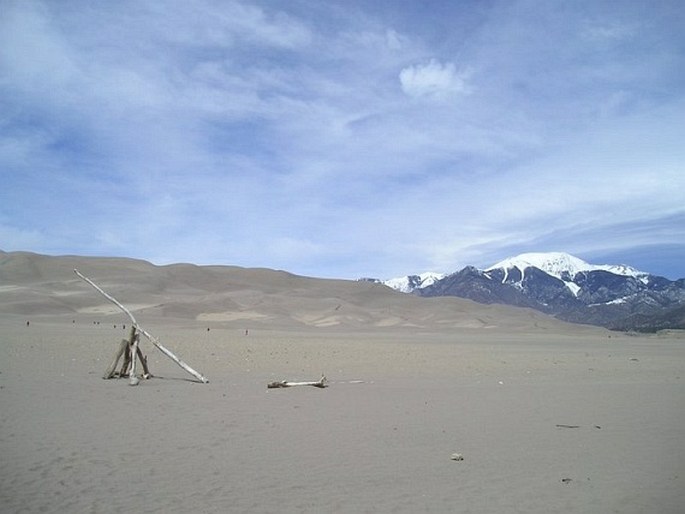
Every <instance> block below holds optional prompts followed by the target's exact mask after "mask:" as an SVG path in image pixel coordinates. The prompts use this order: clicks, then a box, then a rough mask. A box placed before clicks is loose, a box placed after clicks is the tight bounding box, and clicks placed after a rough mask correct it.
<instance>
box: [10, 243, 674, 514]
mask: <svg viewBox="0 0 685 514" xmlns="http://www.w3.org/2000/svg"><path fill="white" fill-rule="evenodd" d="M74 267H78V268H79V269H81V271H82V272H84V273H85V274H86V275H88V276H90V277H91V278H93V279H94V280H96V281H97V282H98V283H99V284H100V285H102V286H103V287H105V288H106V289H107V290H108V291H109V292H111V293H112V294H114V295H115V296H116V297H117V298H118V299H120V300H121V301H123V302H124V303H126V304H127V305H128V306H130V307H132V308H134V309H135V315H136V317H137V318H138V320H139V321H140V322H141V323H142V324H143V326H145V328H146V329H147V330H149V331H151V332H152V333H153V334H154V335H155V336H157V337H159V338H160V340H161V341H162V342H163V343H164V344H165V345H166V346H168V347H170V348H171V349H173V350H174V351H175V352H176V353H177V354H178V355H179V356H181V357H182V358H183V359H184V360H186V361H187V362H188V363H189V364H190V365H192V366H193V367H194V368H195V369H197V370H199V371H200V372H202V373H203V374H204V375H205V376H207V377H208V378H209V380H210V383H208V384H200V383H197V382H194V381H193V379H192V377H190V376H189V375H188V374H186V373H185V372H184V371H183V370H182V369H181V368H179V367H178V366H176V365H175V364H174V363H173V362H171V360H169V359H168V358H167V357H165V356H164V355H162V354H161V352H159V351H158V350H156V349H155V348H154V347H152V346H151V345H150V344H149V343H148V342H147V341H145V340H143V341H142V342H141V346H142V348H143V351H144V353H146V354H147V355H148V360H149V364H150V366H151V369H152V372H153V374H154V375H155V378H152V379H150V380H144V381H142V382H141V383H140V385H139V386H137V387H130V386H128V385H127V382H126V381H125V380H102V379H101V378H100V377H101V375H102V373H103V371H104V369H105V368H106V366H107V364H108V363H109V360H110V359H111V357H112V355H113V353H114V351H115V349H116V345H117V344H118V342H119V341H120V339H121V338H122V337H125V335H126V334H127V331H126V330H124V329H123V327H122V324H123V323H125V322H127V320H126V318H125V316H123V314H120V313H118V312H116V311H115V310H113V309H111V307H113V306H110V305H107V304H104V303H103V298H102V297H100V296H98V295H97V293H95V291H94V290H93V289H92V288H90V287H89V286H88V285H87V284H85V283H83V282H82V281H80V280H79V279H78V278H76V277H75V276H74V274H73V272H72V269H73V268H74ZM27 319H30V325H29V326H26V323H25V321H26V320H27ZM97 321H100V323H99V324H97ZM94 322H95V323H94ZM208 328H210V330H207V329H208ZM246 330H247V333H246ZM322 372H323V373H325V374H326V376H327V377H328V379H329V382H330V387H328V388H326V389H317V388H311V387H300V388H291V389H284V390H268V389H267V388H266V384H267V383H269V382H271V381H274V380H283V379H288V380H316V379H318V378H319V377H320V375H321V373H322ZM684 381H685V346H683V339H682V338H680V334H679V333H675V332H670V333H663V334H660V335H657V336H631V335H627V334H618V333H610V332H608V331H605V330H602V329H598V328H593V327H583V326H578V325H569V324H565V323H560V322H557V321H555V320H553V319H550V318H547V317H545V316H543V315H541V314H539V313H536V312H532V311H528V310H524V309H512V308H505V307H496V306H482V305H479V304H474V303H471V302H468V301H462V300H459V299H421V298H414V297H410V296H406V295H402V294H400V293H395V292H393V291H390V290H387V289H386V288H383V287H382V286H377V285H373V284H368V283H355V282H345V281H331V280H317V279H311V278H305V277H296V276H294V275H290V274H288V273H284V272H277V271H271V270H246V269H240V268H233V267H215V266H212V267H196V266H192V265H186V264H184V265H174V266H162V267H155V266H152V265H151V264H149V263H145V262H142V261H134V260H128V259H92V258H80V257H60V258H51V257H45V256H36V255H32V254H0V402H1V403H0V407H1V408H2V416H0V455H1V456H2V459H3V463H5V465H4V466H2V467H0V502H1V503H0V504H1V505H2V506H3V508H2V510H3V511H6V512H89V513H91V512H93V513H98V512H103V513H111V512H131V511H136V512H171V513H176V512H179V513H185V512H203V513H226V512H236V513H243V512H256V513H272V512H306V513H308V512H312V513H313V512H316V513H320V512H342V513H348V512H349V513H359V512H381V513H384V512H401V513H405V512H406V513H414V512H440V513H441V512H463V513H475V512H506V513H509V512H512V513H515V512H522V513H523V512H525V513H540V514H543V513H545V514H549V513H565V514H566V513H571V514H574V513H575V514H581V513H583V514H585V513H612V512H620V513H627V514H636V513H645V514H647V513H649V514H652V513H655V512H658V513H661V514H676V513H678V514H679V513H681V512H683V506H685V465H684V463H685V447H684V446H683V444H682V443H683V441H685V385H684ZM455 453H459V454H461V455H462V456H463V460H453V459H452V455H453V454H455Z"/></svg>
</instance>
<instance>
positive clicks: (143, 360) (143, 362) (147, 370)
mask: <svg viewBox="0 0 685 514" xmlns="http://www.w3.org/2000/svg"><path fill="white" fill-rule="evenodd" d="M138 359H140V365H141V366H143V378H144V379H146V380H147V379H148V378H152V373H150V368H148V367H147V357H146V356H145V355H143V352H142V351H141V350H140V346H139V347H138Z"/></svg>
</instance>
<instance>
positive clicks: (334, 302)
mask: <svg viewBox="0 0 685 514" xmlns="http://www.w3.org/2000/svg"><path fill="white" fill-rule="evenodd" d="M74 268H78V269H79V270H80V271H81V272H82V273H84V274H85V275H87V276H89V277H90V278H91V279H93V280H95V281H96V282H97V283H98V284H99V285H100V286H101V287H103V288H104V289H105V290H106V291H108V292H109V293H110V294H112V295H114V296H115V297H116V298H117V299H119V300H120V301H121V302H123V303H125V304H126V305H127V306H129V307H130V308H131V310H135V311H136V312H139V313H140V315H141V316H143V317H144V318H146V319H158V318H165V319H169V320H170V321H171V320H197V321H207V322H213V323H223V324H229V325H230V324H236V325H240V324H244V322H245V321H249V322H251V323H253V324H256V325H258V326H260V325H265V324H268V325H269V326H274V325H278V326H292V327H297V326H298V325H299V326H314V327H322V328H323V327H349V328H364V327H369V328H372V327H399V328H401V327H405V328H406V327H414V328H425V329H431V328H435V327H440V328H445V327H471V328H496V327H499V328H507V327H510V328H522V327H528V328H540V329H543V328H547V329H552V328H554V329H556V330H564V329H568V327H566V325H565V324H563V323H560V322H558V321H556V320H553V319H551V318H549V317H547V316H544V315H542V314H540V313H537V312H535V311H531V310H525V309H515V308H510V307H505V306H484V305H480V304H476V303H474V302H471V301H469V300H463V299H458V298H431V299H428V298H418V297H414V296H410V295H405V294H402V293H398V292H396V291H393V290H391V289H390V288H387V287H385V286H383V285H380V284H372V283H369V282H355V281H345V280H324V279H315V278H308V277H299V276H295V275H292V274H289V273H286V272H283V271H273V270H266V269H245V268H238V267H232V266H194V265H190V264H175V265H170V266H154V265H152V264H150V263H147V262H144V261H138V260H133V259H114V258H84V257H48V256H41V255H36V254H30V253H23V252H15V253H3V254H0V280H1V281H2V287H4V288H5V289H4V290H3V291H2V294H1V295H0V309H1V311H2V312H4V313H8V314H17V315H21V316H24V317H27V316H45V315H50V316H65V317H72V318H75V317H76V318H78V317H79V316H95V317H101V318H103V320H104V319H107V318H110V317H111V318H113V319H114V318H117V317H121V313H120V312H119V311H118V310H117V309H116V307H115V306H113V305H108V304H106V300H104V303H103V299H102V297H100V296H98V294H97V293H96V292H95V291H94V290H93V289H92V288H91V287H90V286H89V285H88V284H86V283H84V282H83V281H81V280H80V279H79V278H78V277H76V276H75V275H74V273H73V269H74ZM107 321H109V320H107ZM564 327H566V328H564ZM574 330H575V329H574Z"/></svg>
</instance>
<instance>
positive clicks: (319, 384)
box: [266, 375, 328, 389]
mask: <svg viewBox="0 0 685 514" xmlns="http://www.w3.org/2000/svg"><path fill="white" fill-rule="evenodd" d="M295 386H312V387H320V388H322V389H323V388H324V387H328V380H327V379H326V377H325V376H324V375H321V379H320V380H317V381H315V382H288V381H287V380H281V381H280V382H271V383H269V384H267V385H266V388H267V389H280V388H283V387H295Z"/></svg>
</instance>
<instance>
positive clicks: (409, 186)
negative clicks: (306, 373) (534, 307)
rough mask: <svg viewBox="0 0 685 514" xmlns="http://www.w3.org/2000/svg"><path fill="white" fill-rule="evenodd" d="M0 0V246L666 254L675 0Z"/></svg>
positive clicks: (305, 259) (384, 262) (175, 254)
mask: <svg viewBox="0 0 685 514" xmlns="http://www.w3.org/2000/svg"><path fill="white" fill-rule="evenodd" d="M6 5H7V7H6V8H5V11H6V15H4V16H3V17H2V19H1V20H0V112H2V113H3V114H2V116H0V177H1V178H2V181H3V184H4V188H3V192H2V193H0V194H2V196H3V197H2V204H1V205H0V236H1V237H2V241H0V247H1V248H2V249H4V250H13V249H25V250H34V251H39V252H47V253H85V254H96V255H106V254H116V255H130V256H134V257H141V258H146V259H151V260H153V261H154V262H158V263H167V262H174V261H193V262H198V263H225V264H237V265H243V266H267V267H272V268H280V269H287V270H290V271H293V272H296V273H302V274H308V275H316V276H332V277H345V278H355V277H357V276H362V275H364V276H368V275H371V276H380V277H382V278H387V277H389V276H395V275H401V274H405V273H412V272H421V271H424V270H427V269H433V270H437V271H446V272H449V271H454V270H456V269H458V268H459V267H461V266H463V265H465V264H479V265H485V264H491V263H492V262H496V261H498V260H500V259H502V258H504V257H506V256H508V255H509V254H510V253H511V252H514V251H519V250H521V251H523V250H530V251H545V250H565V251H569V252H576V253H579V254H580V256H581V257H583V258H586V259H590V258H591V257H592V256H593V255H598V256H602V255H611V256H620V255H622V253H621V252H624V253H625V255H627V256H630V255H640V258H641V259H642V261H641V262H635V263H630V262H629V264H634V265H642V266H646V267H648V266H649V262H648V261H646V260H645V255H646V254H645V252H642V253H640V252H632V253H631V244H634V245H635V247H636V248H637V247H638V246H639V247H644V245H657V246H658V245H670V246H669V255H674V252H675V250H674V249H673V248H674V247H675V248H680V249H681V251H682V252H683V256H685V238H684V237H683V233H682V231H681V230H679V229H678V228H677V226H676V222H675V221H674V220H680V219H681V218H680V216H681V215H682V213H683V210H684V208H683V204H682V200H681V197H682V193H683V191H685V182H684V180H685V179H684V178H683V177H685V173H683V170H682V163H683V162H685V155H684V154H685V150H683V148H682V144H681V141H682V140H683V136H685V134H684V132H685V128H684V127H683V123H682V120H683V119H685V98H683V91H685V88H683V86H684V85H685V76H684V75H683V72H682V71H680V70H683V69H685V66H684V65H685V63H684V62H683V52H682V49H683V44H684V43H683V37H682V35H681V31H680V29H679V26H680V25H679V21H683V20H682V14H679V13H680V11H681V10H680V9H677V6H675V4H674V5H670V4H669V3H662V4H660V6H658V7H654V6H653V5H651V4H648V3H640V2H631V3H628V4H625V5H622V6H621V8H619V7H617V6H616V5H615V4H612V3H604V2H581V3H580V4H578V5H577V6H574V8H573V9H572V10H571V9H567V8H564V7H562V6H558V5H552V4H549V3H547V2H526V1H522V2H514V3H502V4H500V3H497V2H496V3H493V4H492V5H488V6H487V7H482V6H481V7H479V8H478V9H477V10H476V8H474V7H473V6H469V5H452V3H449V2H446V3H445V4H444V5H440V7H439V9H438V8H437V6H436V12H428V13H425V14H423V15H418V14H417V13H413V12H410V11H407V12H406V13H405V12H404V11H402V12H400V11H398V10H396V9H395V8H393V7H387V8H386V7H384V6H383V5H382V4H379V5H378V6H376V7H375V8H374V9H373V12H371V11H370V10H369V8H368V7H367V6H365V5H363V4H359V5H357V4H353V3H345V4H344V5H342V4H337V3H327V4H326V5H321V4H319V3H316V2H308V1H302V2H268V3H261V2H241V1H230V2H214V1H209V0H206V1H204V2H202V3H201V5H197V4H192V5H191V4H188V3H184V2H178V1H172V0H169V1H166V2H162V3H157V2H154V3H145V2H142V3H141V2H126V1H123V2H117V3H116V4H112V5H104V4H96V5H92V4H90V3H87V2H82V1H79V0H72V1H68V2H61V3H57V4H55V3H49V2H45V3H43V2H38V1H27V2H8V3H7V4H6ZM438 20H440V21H441V23H437V22H438ZM447 21H450V23H447ZM435 27H439V29H438V30H439V34H435V30H436V29H435ZM450 27H458V28H459V30H458V31H456V32H455V30H453V29H452V30H449V28H450ZM628 227H630V230H628ZM562 234H567V236H563V237H562ZM631 238H633V239H631ZM631 240H633V241H634V243H631ZM683 261H685V259H684V260H683ZM669 262H676V260H675V259H671V260H670V261H669ZM660 265H663V262H661V264H660ZM666 272H667V273H668V274H670V275H671V276H674V277H675V276H683V275H685V269H683V268H682V266H681V267H678V266H677V265H672V266H671V268H669V269H668V270H667V271H666ZM666 272H664V273H666Z"/></svg>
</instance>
